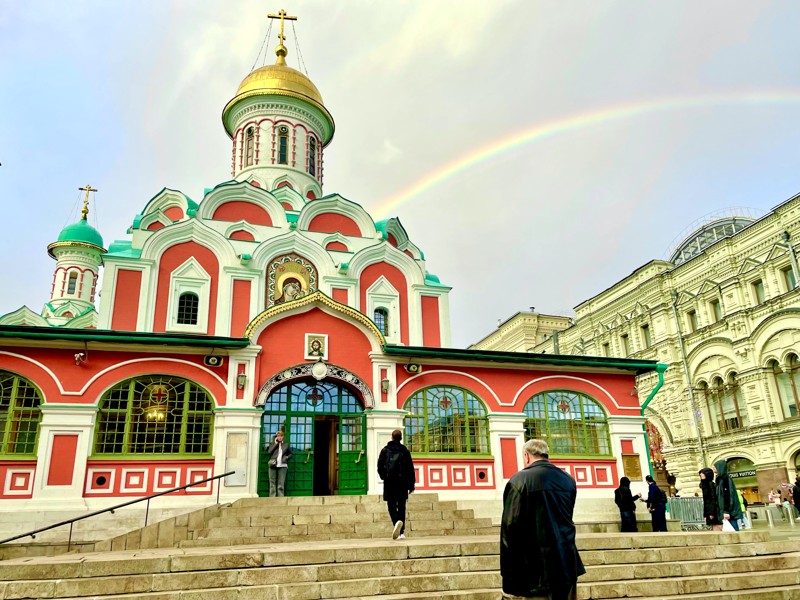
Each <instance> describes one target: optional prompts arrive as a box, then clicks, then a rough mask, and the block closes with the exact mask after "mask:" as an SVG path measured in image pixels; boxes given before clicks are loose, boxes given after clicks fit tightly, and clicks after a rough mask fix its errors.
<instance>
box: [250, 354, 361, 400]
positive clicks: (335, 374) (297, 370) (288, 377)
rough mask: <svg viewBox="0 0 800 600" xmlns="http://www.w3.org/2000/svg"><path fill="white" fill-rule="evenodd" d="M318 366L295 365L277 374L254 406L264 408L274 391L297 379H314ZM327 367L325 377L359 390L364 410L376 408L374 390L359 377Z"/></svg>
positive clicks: (345, 370)
mask: <svg viewBox="0 0 800 600" xmlns="http://www.w3.org/2000/svg"><path fill="white" fill-rule="evenodd" d="M316 364H317V363H305V364H302V365H295V366H293V367H289V368H286V369H283V370H282V371H281V372H279V373H276V374H275V375H273V376H272V377H270V379H269V380H268V381H267V382H266V383H265V384H264V385H263V386H261V389H260V390H259V391H258V395H257V396H256V399H255V401H254V402H253V406H264V404H266V402H267V398H269V395H270V394H271V393H272V391H273V390H274V389H275V388H277V387H279V386H281V385H283V384H284V383H288V382H290V381H293V380H296V379H304V378H307V377H313V369H314V366H315V365H316ZM325 366H326V367H327V373H326V375H325V377H326V378H330V379H335V380H337V381H343V382H345V383H347V384H348V385H350V386H352V387H354V388H355V389H356V390H358V392H360V393H361V398H362V399H363V401H364V409H369V408H375V398H374V397H373V395H372V390H371V389H370V388H369V386H368V385H367V384H366V382H364V381H363V380H362V379H361V378H360V377H359V376H358V375H356V374H355V373H353V372H351V371H348V370H347V369H345V368H342V367H340V366H338V365H332V364H330V363H325Z"/></svg>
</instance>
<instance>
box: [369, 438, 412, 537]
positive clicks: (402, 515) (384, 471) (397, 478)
mask: <svg viewBox="0 0 800 600" xmlns="http://www.w3.org/2000/svg"><path fill="white" fill-rule="evenodd" d="M402 439H403V432H402V431H400V430H399V429H395V430H394V431H393V432H392V439H391V440H390V441H389V443H387V444H386V446H384V448H383V450H381V454H380V456H378V476H380V478H381V480H383V499H384V500H386V504H387V506H388V508H389V516H390V517H391V519H392V523H393V527H392V539H393V540H398V539H400V540H402V539H405V537H406V535H405V531H406V501H407V500H408V495H409V494H411V493H412V492H413V491H414V486H415V485H416V481H417V478H416V475H415V473H414V461H413V460H412V459H411V452H409V451H408V448H406V447H405V446H404V445H403V444H401V443H400V441H401V440H402Z"/></svg>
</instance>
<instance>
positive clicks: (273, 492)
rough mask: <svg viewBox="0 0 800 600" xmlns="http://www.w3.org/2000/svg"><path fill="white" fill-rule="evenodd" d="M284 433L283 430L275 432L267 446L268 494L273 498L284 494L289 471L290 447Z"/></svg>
mask: <svg viewBox="0 0 800 600" xmlns="http://www.w3.org/2000/svg"><path fill="white" fill-rule="evenodd" d="M284 435H285V434H284V432H283V431H278V432H276V433H275V437H274V438H273V440H272V443H271V444H270V445H269V446H267V454H269V495H270V497H273V498H274V497H275V496H285V495H286V473H287V472H288V471H289V459H290V458H292V447H291V446H290V445H289V443H288V442H286V441H285V440H284Z"/></svg>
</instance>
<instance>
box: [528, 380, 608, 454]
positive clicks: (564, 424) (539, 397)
mask: <svg viewBox="0 0 800 600" xmlns="http://www.w3.org/2000/svg"><path fill="white" fill-rule="evenodd" d="M523 412H524V413H525V416H526V417H528V418H527V419H525V441H527V440H530V439H543V440H546V441H547V444H548V446H550V454H553V455H558V454H578V455H587V454H589V455H605V456H607V455H610V454H611V438H610V436H609V431H608V418H607V415H606V411H605V410H603V408H602V406H600V403H599V402H597V400H595V399H593V398H591V397H590V396H587V395H586V394H582V393H580V392H573V391H570V390H549V391H547V392H542V393H540V394H536V395H535V396H534V397H533V398H531V399H530V400H528V402H527V403H526V404H525V408H524V409H523Z"/></svg>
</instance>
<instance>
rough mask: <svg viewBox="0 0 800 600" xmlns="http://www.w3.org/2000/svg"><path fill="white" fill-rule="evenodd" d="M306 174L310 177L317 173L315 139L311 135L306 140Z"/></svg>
mask: <svg viewBox="0 0 800 600" xmlns="http://www.w3.org/2000/svg"><path fill="white" fill-rule="evenodd" d="M308 174H309V175H311V176H312V177H314V176H316V174H317V140H315V139H314V138H313V137H312V138H309V140H308Z"/></svg>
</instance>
